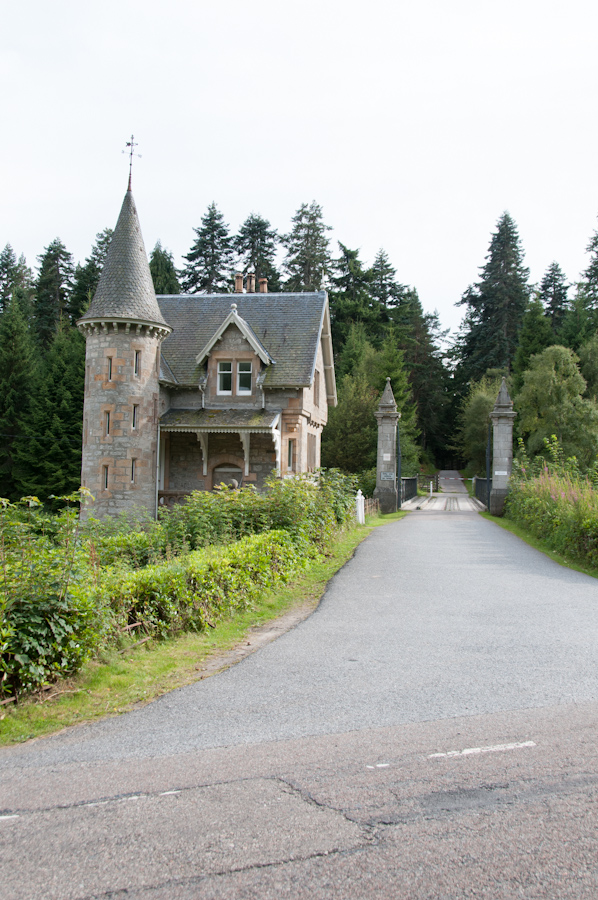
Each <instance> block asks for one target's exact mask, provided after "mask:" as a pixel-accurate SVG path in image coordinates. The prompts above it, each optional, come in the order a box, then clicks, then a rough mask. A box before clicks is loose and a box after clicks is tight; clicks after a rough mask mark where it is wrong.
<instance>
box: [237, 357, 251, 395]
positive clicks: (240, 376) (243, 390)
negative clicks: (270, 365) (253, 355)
mask: <svg viewBox="0 0 598 900" xmlns="http://www.w3.org/2000/svg"><path fill="white" fill-rule="evenodd" d="M250 393H251V363H250V362H238V363H237V394H250Z"/></svg>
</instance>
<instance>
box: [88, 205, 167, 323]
mask: <svg viewBox="0 0 598 900" xmlns="http://www.w3.org/2000/svg"><path fill="white" fill-rule="evenodd" d="M103 318H106V319H125V320H131V319H132V320H133V321H135V322H143V323H150V324H155V325H162V326H165V325H166V322H165V321H164V319H163V317H162V313H161V312H160V309H159V307H158V303H157V301H156V294H155V291H154V285H153V282H152V276H151V274H150V270H149V265H148V261H147V254H146V252H145V246H144V244H143V236H142V234H141V228H140V226H139V218H138V216H137V209H136V207H135V201H134V200H133V194H132V193H131V191H130V190H128V191H127V193H126V194H125V199H124V200H123V205H122V208H121V211H120V215H119V217H118V222H117V223H116V228H115V229H114V234H113V235H112V240H111V241H110V245H109V247H108V253H107V254H106V261H105V262H104V266H103V268H102V274H101V275H100V281H99V284H98V288H97V290H96V292H95V295H94V298H93V300H92V301H91V305H90V307H89V309H88V311H87V312H86V313H85V315H84V316H83V317H82V318H81V319H80V320H79V321H80V322H86V321H89V320H92V321H97V320H98V319H103Z"/></svg>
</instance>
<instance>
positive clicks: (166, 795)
mask: <svg viewBox="0 0 598 900" xmlns="http://www.w3.org/2000/svg"><path fill="white" fill-rule="evenodd" d="M180 793H181V792H180V791H162V792H161V794H160V797H168V796H169V795H170V794H180Z"/></svg>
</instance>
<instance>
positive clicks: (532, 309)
mask: <svg viewBox="0 0 598 900" xmlns="http://www.w3.org/2000/svg"><path fill="white" fill-rule="evenodd" d="M554 342H555V341H554V333H553V331H552V328H551V327H550V320H549V319H548V318H547V317H546V316H545V315H544V307H543V306H542V303H541V301H540V300H539V299H538V298H536V299H535V300H532V301H531V303H530V304H529V306H528V308H527V310H526V312H525V315H524V316H523V324H522V326H521V331H520V333H519V344H518V345H517V352H516V354H515V360H514V363H513V374H514V376H515V377H514V380H513V388H514V390H515V391H518V390H519V389H520V388H521V385H522V384H523V373H524V372H525V370H526V369H527V368H528V366H529V363H530V359H531V358H532V356H534V355H535V354H536V353H541V352H542V350H545V349H546V347H550V346H551V345H552V344H554Z"/></svg>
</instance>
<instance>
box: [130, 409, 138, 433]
mask: <svg viewBox="0 0 598 900" xmlns="http://www.w3.org/2000/svg"><path fill="white" fill-rule="evenodd" d="M138 422H139V407H138V406H136V405H135V404H134V405H133V418H132V420H131V428H137V424H138Z"/></svg>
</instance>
